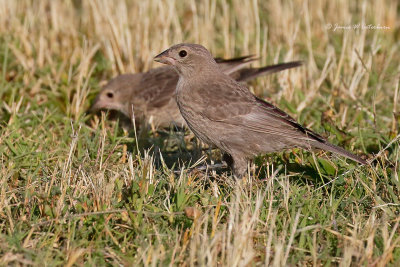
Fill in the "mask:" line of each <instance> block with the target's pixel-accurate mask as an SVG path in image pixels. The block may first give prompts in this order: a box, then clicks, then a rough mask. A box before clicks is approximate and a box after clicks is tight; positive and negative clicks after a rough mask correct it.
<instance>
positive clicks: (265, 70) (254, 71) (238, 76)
mask: <svg viewBox="0 0 400 267" xmlns="http://www.w3.org/2000/svg"><path fill="white" fill-rule="evenodd" d="M301 65H303V62H302V61H292V62H288V63H280V64H276V65H271V66H265V67H261V68H244V69H239V70H238V71H237V72H235V73H233V74H232V75H231V76H232V78H234V79H235V80H237V81H239V82H246V81H248V80H251V79H254V78H256V77H258V76H261V75H267V74H271V73H275V72H279V71H283V70H286V69H291V68H295V67H299V66H301Z"/></svg>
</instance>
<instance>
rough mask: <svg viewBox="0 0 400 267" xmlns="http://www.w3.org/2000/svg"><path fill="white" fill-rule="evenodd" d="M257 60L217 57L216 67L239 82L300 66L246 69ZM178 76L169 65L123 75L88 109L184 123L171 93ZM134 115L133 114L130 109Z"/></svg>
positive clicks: (163, 122)
mask: <svg viewBox="0 0 400 267" xmlns="http://www.w3.org/2000/svg"><path fill="white" fill-rule="evenodd" d="M254 60H256V58H255V57H253V56H245V57H240V58H234V59H227V60H226V59H216V62H217V63H218V68H219V69H220V70H221V71H222V72H224V73H225V74H227V75H230V76H231V77H233V78H234V79H236V80H237V81H240V82H244V81H248V80H250V79H254V78H255V77H258V76H260V75H265V74H270V73H274V72H278V71H282V70H285V69H289V68H294V67H297V66H300V65H301V64H302V63H301V62H299V61H294V62H289V63H282V64H278V65H272V66H266V67H262V68H248V67H246V65H248V64H249V63H251V62H253V61H254ZM178 79H179V75H178V74H177V73H176V72H175V71H174V70H173V68H171V67H170V66H164V67H159V68H155V69H152V70H150V71H148V72H144V73H136V74H123V75H120V76H118V77H116V78H114V79H112V80H111V81H109V82H108V83H107V84H106V85H105V86H104V88H103V89H102V90H101V91H100V93H99V94H98V95H97V97H96V99H95V101H94V103H93V105H92V107H91V109H90V110H91V111H98V110H100V109H112V110H116V111H119V112H121V113H122V114H124V115H125V116H127V117H128V118H132V116H133V115H135V118H136V119H138V120H139V121H143V120H145V121H147V122H148V123H150V124H152V125H155V126H156V127H158V126H159V127H168V126H169V125H171V124H174V125H177V126H183V125H185V121H184V119H183V118H182V116H181V114H180V112H179V109H178V106H177V105H176V101H175V97H174V93H175V88H176V84H177V82H178ZM132 111H133V112H134V114H133V112H132Z"/></svg>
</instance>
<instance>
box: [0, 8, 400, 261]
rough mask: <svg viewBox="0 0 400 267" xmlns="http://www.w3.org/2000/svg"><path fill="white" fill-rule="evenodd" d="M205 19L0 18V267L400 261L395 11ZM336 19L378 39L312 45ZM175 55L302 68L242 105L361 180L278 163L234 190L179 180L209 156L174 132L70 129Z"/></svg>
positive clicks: (315, 157)
mask: <svg viewBox="0 0 400 267" xmlns="http://www.w3.org/2000/svg"><path fill="white" fill-rule="evenodd" d="M0 2H1V1H0ZM207 3H208V2H207V1H205V2H196V1H193V4H190V2H183V1H175V2H172V1H165V2H157V1H143V2H141V1H139V2H135V1H131V2H129V1H128V2H127V3H125V2H124V1H120V2H117V3H116V4H111V2H107V1H105V2H101V1H83V3H80V4H79V3H78V2H77V1H42V2H40V3H39V2H37V3H36V2H35V3H30V2H28V1H10V2H8V1H5V2H4V3H1V5H2V6H4V9H0V62H1V68H0V99H1V102H0V264H1V265H43V263H45V264H46V265H49V266H53V265H66V266H72V265H143V266H148V265H166V264H172V265H211V266H215V265H223V266H244V265H250V266H255V265H264V264H265V265H274V266H282V265H324V266H330V265H334V266H336V265H341V266H350V265H352V266H358V265H373V266H375V265H377V266H383V265H392V266H396V265H397V263H398V262H400V234H399V231H400V230H399V227H398V226H399V221H400V217H399V216H400V214H399V205H400V201H399V195H400V194H399V193H400V182H399V153H400V149H399V148H400V140H399V122H400V119H399V118H400V117H399V92H398V91H399V90H398V87H399V67H398V62H399V61H400V56H399V53H398V46H399V44H398V42H397V41H396V40H399V28H398V25H397V24H395V21H396V18H397V17H398V13H399V7H398V6H397V4H396V3H397V2H396V1H385V2H384V3H379V4H378V3H373V2H365V5H366V9H365V12H364V11H363V5H364V4H363V3H364V2H357V3H356V2H354V3H353V4H351V5H350V4H347V2H341V1H336V2H332V3H331V2H329V1H321V2H320V3H319V4H315V6H312V3H311V2H310V3H309V7H307V5H305V4H303V3H302V2H296V1H295V2H289V1H282V2H280V1H271V2H268V3H263V2H262V1H259V3H257V1H253V2H251V3H250V2H249V4H246V5H243V4H242V2H241V1H228V2H226V1H217V2H216V3H215V6H214V4H213V3H211V2H210V3H208V4H207ZM253 3H254V5H253ZM175 7H176V8H175ZM214 8H215V10H216V12H213V10H214ZM371 10H373V11H371ZM349 12H350V13H351V14H352V18H351V22H352V23H357V22H360V21H361V20H365V21H366V22H368V23H373V24H381V25H389V26H390V27H391V29H390V30H388V31H379V30H375V31H374V30H369V31H356V30H351V31H348V32H344V31H337V32H333V31H329V30H326V29H325V28H324V26H325V25H326V24H327V23H338V24H344V25H345V24H346V23H349V22H348V20H349V18H348V15H346V14H348V13H349ZM6 14H7V15H6ZM127 14H129V16H126V15H127ZM218 14H220V15H218ZM254 14H258V16H256V15H254ZM6 18H9V20H7V19H6ZM296 27H298V33H297V35H296ZM307 28H309V32H308V30H307ZM150 33H151V34H150ZM182 40H184V41H188V42H199V43H202V44H204V45H206V46H207V47H209V48H210V49H211V50H212V51H213V53H214V55H216V56H225V57H230V56H239V55H244V54H258V55H260V64H272V63H274V62H278V61H288V60H298V59H302V60H305V61H306V66H305V67H302V68H299V69H295V70H292V71H290V72H285V73H281V74H279V75H274V76H271V77H267V78H261V79H258V80H257V81H255V82H252V83H251V89H252V90H253V91H254V92H255V93H256V94H257V95H259V96H262V97H264V98H267V99H269V100H271V101H272V102H273V103H275V104H277V105H278V106H279V107H281V108H282V109H283V110H285V111H287V112H289V113H290V114H291V115H293V116H294V117H295V118H297V119H298V120H299V121H300V122H301V123H302V124H304V125H306V126H308V127H310V128H312V129H313V130H315V131H316V132H318V133H321V134H322V135H324V136H326V137H327V138H328V140H329V141H331V142H332V143H334V144H337V145H340V146H342V147H344V148H346V149H348V150H349V151H353V152H355V153H359V154H366V155H367V157H368V159H369V161H370V162H372V163H371V164H370V165H369V166H364V167H361V166H358V165H357V164H355V163H353V162H351V161H349V160H345V159H343V158H340V157H336V156H334V155H330V154H327V153H324V152H320V151H315V152H314V153H311V152H307V151H303V150H301V149H293V150H289V151H283V152H281V153H275V154H269V155H260V156H259V157H257V158H256V159H255V160H254V164H252V165H251V166H250V173H249V177H247V178H245V179H244V180H243V181H239V182H236V181H235V180H234V179H233V178H232V177H231V176H230V171H229V170H227V169H225V168H222V169H216V170H211V171H209V172H208V173H206V172H205V171H204V170H198V169H196V168H195V166H203V165H204V164H205V163H206V162H208V163H212V162H211V161H213V163H219V162H220V159H221V155H220V153H219V151H218V150H212V151H209V150H207V149H203V150H201V149H200V147H199V144H198V143H197V141H196V139H195V138H194V136H193V134H191V133H189V131H187V132H186V135H184V134H183V133H180V132H176V131H175V130H174V129H163V130H161V129H160V130H159V132H157V133H153V132H151V131H147V130H146V129H140V130H138V131H137V133H136V135H135V132H134V131H133V129H131V130H129V131H128V132H127V133H125V131H124V130H123V127H122V126H121V125H123V123H122V122H121V121H118V120H117V121H115V120H114V121H112V120H107V119H106V117H105V116H101V117H97V116H93V115H90V114H86V110H87V108H88V107H89V106H90V102H91V101H92V100H93V98H94V96H95V94H96V93H97V92H98V90H99V89H100V88H101V83H102V82H103V81H105V80H107V79H109V78H111V77H113V76H115V75H116V74H118V73H120V72H130V71H142V70H147V69H149V68H150V67H154V66H156V65H155V64H154V65H153V63H152V57H153V56H154V55H155V54H157V53H158V52H160V51H162V50H163V49H165V48H167V47H168V46H169V45H171V44H174V43H177V42H180V41H182ZM311 52H312V53H311ZM135 136H136V137H137V138H135ZM202 155H206V156H208V157H206V158H204V157H202ZM197 161H198V162H197Z"/></svg>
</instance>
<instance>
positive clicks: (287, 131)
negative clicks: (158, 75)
mask: <svg viewBox="0 0 400 267" xmlns="http://www.w3.org/2000/svg"><path fill="white" fill-rule="evenodd" d="M208 88H213V90H212V94H204V93H203V97H204V98H203V101H207V99H208V98H211V97H212V98H213V100H211V99H210V101H209V104H208V105H207V108H206V109H203V110H202V111H201V115H202V116H203V117H205V118H207V119H209V120H211V121H215V122H220V123H226V124H230V125H235V126H238V127H240V129H243V130H245V131H252V132H259V133H265V134H267V135H278V136H285V137H288V138H295V139H302V140H315V141H322V142H323V140H324V139H323V138H322V137H321V136H319V135H318V134H316V133H314V132H312V131H311V130H308V129H306V128H304V127H302V126H301V125H300V124H298V123H297V122H296V120H295V119H293V118H292V117H290V116H289V115H288V114H287V113H285V112H284V111H282V110H281V109H279V108H277V107H275V106H274V105H272V104H270V103H268V102H266V101H264V100H262V99H259V98H257V97H256V96H254V95H253V94H252V93H251V92H250V91H249V90H248V89H247V88H246V87H245V86H244V85H241V84H239V83H237V82H235V81H233V80H231V79H224V82H222V81H221V82H213V84H212V85H209V87H208ZM207 91H209V90H207ZM238 129H239V128H238Z"/></svg>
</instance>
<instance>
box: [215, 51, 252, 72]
mask: <svg viewBox="0 0 400 267" xmlns="http://www.w3.org/2000/svg"><path fill="white" fill-rule="evenodd" d="M255 60H257V58H256V57H255V56H253V55H249V56H243V57H237V58H231V59H223V58H216V59H215V61H216V62H217V63H218V66H219V67H220V69H221V70H222V72H224V73H225V74H226V75H231V74H232V73H236V72H238V71H240V70H241V69H243V68H244V67H245V66H246V65H249V64H250V63H252V62H253V61H255Z"/></svg>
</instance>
